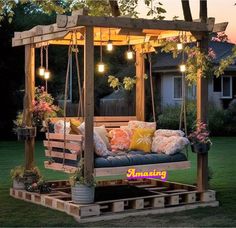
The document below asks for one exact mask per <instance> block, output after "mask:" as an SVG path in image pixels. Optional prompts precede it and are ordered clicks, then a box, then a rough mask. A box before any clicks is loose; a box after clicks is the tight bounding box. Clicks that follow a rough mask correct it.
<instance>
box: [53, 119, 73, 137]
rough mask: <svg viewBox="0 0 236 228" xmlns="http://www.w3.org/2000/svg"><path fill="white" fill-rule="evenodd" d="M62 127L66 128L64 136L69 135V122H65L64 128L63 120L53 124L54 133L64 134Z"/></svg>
mask: <svg viewBox="0 0 236 228" xmlns="http://www.w3.org/2000/svg"><path fill="white" fill-rule="evenodd" d="M64 127H66V134H69V133H70V122H66V126H64V121H63V120H58V121H57V122H56V123H55V124H54V132H55V133H57V134H64Z"/></svg>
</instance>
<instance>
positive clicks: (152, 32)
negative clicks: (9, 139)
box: [11, 12, 226, 221]
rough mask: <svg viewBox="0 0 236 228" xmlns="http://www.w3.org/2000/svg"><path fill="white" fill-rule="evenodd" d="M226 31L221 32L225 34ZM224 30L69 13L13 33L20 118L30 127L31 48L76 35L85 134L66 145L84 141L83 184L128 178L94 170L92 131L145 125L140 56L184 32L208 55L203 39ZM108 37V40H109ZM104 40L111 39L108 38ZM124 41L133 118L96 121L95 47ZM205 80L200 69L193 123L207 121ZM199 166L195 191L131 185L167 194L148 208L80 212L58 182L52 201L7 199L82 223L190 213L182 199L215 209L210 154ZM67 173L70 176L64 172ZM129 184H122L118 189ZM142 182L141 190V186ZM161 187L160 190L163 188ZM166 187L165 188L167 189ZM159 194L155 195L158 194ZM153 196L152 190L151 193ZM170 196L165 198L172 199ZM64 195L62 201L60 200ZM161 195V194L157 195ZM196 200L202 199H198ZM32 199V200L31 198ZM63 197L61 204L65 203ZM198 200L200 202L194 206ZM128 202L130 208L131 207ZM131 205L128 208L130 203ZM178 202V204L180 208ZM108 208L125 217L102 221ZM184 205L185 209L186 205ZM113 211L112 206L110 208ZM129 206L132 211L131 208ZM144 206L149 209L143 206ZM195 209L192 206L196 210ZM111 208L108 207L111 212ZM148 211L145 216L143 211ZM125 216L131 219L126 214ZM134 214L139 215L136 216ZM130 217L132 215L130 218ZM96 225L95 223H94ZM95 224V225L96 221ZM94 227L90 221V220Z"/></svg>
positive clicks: (166, 166)
mask: <svg viewBox="0 0 236 228" xmlns="http://www.w3.org/2000/svg"><path fill="white" fill-rule="evenodd" d="M223 27H224V28H223ZM225 27H226V26H225V24H224V26H222V24H221V25H218V24H215V23H214V18H211V19H208V21H203V22H186V21H164V20H163V21H158V20H147V19H131V18H126V17H117V18H115V17H92V16H88V15H83V13H78V12H75V13H72V16H66V15H58V16H57V23H56V24H52V25H45V26H43V25H38V26H36V27H34V28H32V29H31V30H29V31H24V32H15V34H14V38H13V42H12V45H13V46H25V97H24V115H25V120H26V125H27V126H32V100H34V88H35V48H39V47H41V46H44V45H49V44H50V45H69V44H70V43H71V34H72V33H75V34H76V37H77V42H78V45H83V46H84V88H85V90H84V122H85V134H84V135H83V136H72V135H70V136H68V137H67V139H68V140H73V141H78V142H79V143H80V145H81V143H82V140H83V141H84V151H85V153H84V162H85V164H84V173H85V178H87V179H88V180H89V179H91V178H92V177H93V175H95V176H107V175H109V176H111V175H121V174H125V173H126V172H127V169H128V168H129V167H113V168H112V167H110V168H97V169H94V147H93V127H94V125H101V124H105V126H106V127H110V128H114V127H119V126H121V125H124V124H127V122H128V121H129V120H131V119H137V120H145V87H144V85H145V80H144V57H143V53H148V52H151V51H153V50H154V48H155V47H157V46H159V45H160V44H159V42H158V39H161V38H166V37H170V36H176V35H178V34H179V32H180V31H186V32H187V34H188V35H190V34H191V33H192V34H193V35H194V37H196V39H197V41H198V44H199V45H200V48H201V50H202V51H205V50H206V47H207V45H206V43H207V39H206V37H207V34H208V33H209V32H212V31H215V32H217V31H222V30H224V29H225ZM100 28H102V31H103V32H102V33H103V36H102V40H100V37H101V36H100V35H101V34H100V33H99V31H100ZM109 33H110V34H109ZM108 34H109V36H110V37H108ZM127 36H129V42H130V45H132V46H133V48H134V50H135V53H136V77H137V83H136V116H135V117H94V92H93V91H94V68H95V67H94V46H96V45H100V44H102V45H106V44H107V42H108V40H109V39H110V40H111V41H112V42H113V45H116V46H121V45H127ZM207 94H208V93H207V79H205V78H204V77H202V71H201V69H199V73H198V78H197V119H198V120H202V121H206V116H207V115H206V109H207ZM48 136H49V137H50V140H51V143H52V142H53V141H54V142H53V143H55V144H57V145H59V144H60V145H59V147H61V146H62V144H63V143H64V142H63V141H64V136H63V135H59V134H47V137H48ZM44 145H45V146H46V147H50V145H49V144H47V140H45V141H44ZM80 145H74V147H76V148H74V147H73V145H72V144H70V143H69V142H68V144H67V146H68V149H79V150H81V146H80ZM34 146H35V139H34V138H31V139H28V140H26V141H25V167H26V169H30V168H32V167H33V166H34ZM46 154H47V155H49V151H48V150H46ZM54 156H58V157H60V156H61V154H60V155H59V154H57V152H54ZM66 156H68V157H70V158H71V157H73V158H74V159H76V158H75V155H73V154H66ZM197 156H198V162H197V186H191V187H189V186H187V185H183V184H177V183H175V184H173V183H169V182H166V183H162V184H160V183H159V182H158V181H156V180H147V179H145V180H139V181H136V182H135V181H133V182H132V183H133V184H137V185H139V187H142V188H145V189H147V188H148V189H149V190H150V189H151V188H152V191H156V192H158V191H161V190H160V189H162V188H168V189H167V190H168V191H169V192H168V191H166V192H165V193H163V192H162V193H160V194H161V197H160V195H158V196H156V198H155V197H154V198H152V199H150V198H148V199H149V200H148V202H147V200H146V198H145V197H141V198H132V199H125V200H124V199H123V200H121V201H119V200H113V201H109V202H107V204H106V202H102V203H101V202H100V203H94V204H92V205H90V206H89V205H87V206H81V205H75V204H73V203H72V202H71V201H68V200H67V201H66V200H64V201H63V200H62V199H64V198H65V197H67V198H68V191H64V193H63V191H62V189H67V188H68V184H66V182H63V181H61V182H60V183H59V182H53V183H54V186H56V187H55V189H54V193H55V192H56V193H57V194H59V195H60V196H58V195H57V194H54V195H50V194H48V195H44V196H43V195H40V194H38V195H37V194H33V193H27V192H25V191H23V190H22V191H20V190H19V191H18V190H14V189H11V195H12V196H13V197H15V198H20V199H24V200H26V201H30V202H33V203H38V204H41V205H44V206H47V207H51V208H53V209H56V210H61V211H65V212H66V213H68V214H71V215H73V216H74V217H76V218H77V219H78V220H80V221H82V220H81V219H83V218H86V219H87V218H89V220H90V219H91V218H90V216H98V217H99V216H100V219H106V218H107V219H109V218H119V217H122V216H123V217H124V216H127V214H126V212H127V210H126V208H132V209H135V210H139V209H140V210H141V211H139V213H141V214H145V213H146V214H147V210H148V211H149V212H150V213H165V212H172V211H178V210H184V209H190V208H194V206H193V207H189V208H188V207H186V206H184V207H182V206H183V204H182V203H183V201H181V200H180V199H186V202H185V201H184V202H185V204H189V203H190V204H193V203H196V205H197V206H217V205H218V202H217V201H215V193H214V191H211V190H208V186H207V178H208V174H207V167H208V165H207V163H208V154H198V155H197ZM45 166H46V167H47V168H52V169H55V170H61V169H62V168H63V169H65V167H59V166H58V164H57V165H55V164H49V163H48V162H46V163H45ZM189 167H190V162H189V161H184V162H173V163H163V164H156V165H142V166H136V167H135V168H137V169H138V170H140V171H144V170H145V171H148V169H150V170H153V169H154V168H155V169H156V170H170V169H185V168H189ZM65 171H67V172H71V171H73V170H71V168H70V167H68V169H67V170H65ZM124 182H127V181H125V180H124V181H122V183H124ZM140 182H141V185H142V186H141V185H140ZM117 183H118V184H121V182H117V181H116V182H115V181H103V182H99V185H101V186H104V185H112V184H117ZM163 186H164V187H163ZM166 186H168V187H166ZM158 189H159V190H158ZM150 191H151V190H150ZM183 191H185V193H186V191H187V193H186V194H187V195H186V197H184V198H181V197H182V196H183V195H181V194H182V193H181V192H183ZM170 192H172V193H171V195H168V194H170ZM63 194H64V195H63ZM158 194H159V192H158ZM199 194H200V195H199ZM29 195H30V196H29ZM63 196H64V198H63ZM196 199H198V200H196ZM131 201H132V202H131ZM129 202H131V203H129ZM180 202H182V203H180ZM105 204H106V205H108V206H107V207H108V208H109V210H110V211H109V213H110V212H112V213H115V212H119V213H121V212H124V213H123V214H119V216H118V217H117V216H116V217H114V216H113V217H112V216H111V217H109V216H108V217H101V215H104V212H103V209H104V208H105V206H104V205H105ZM185 204H184V205H185ZM111 205H112V206H111ZM127 205H130V206H129V207H128V206H127ZM145 205H148V207H147V206H145ZM174 205H175V206H179V208H180V206H181V207H182V209H173V210H172V209H168V208H166V207H168V206H174ZM196 205H195V206H196ZM110 206H111V207H110ZM153 208H161V209H163V210H161V209H160V210H157V211H156V210H155V211H152V209H153ZM143 209H146V212H143V211H142V210H143ZM128 214H129V213H128ZM136 214H137V213H136ZM130 215H131V214H130ZM94 220H96V219H94ZM97 220H99V219H97ZM90 221H92V220H90Z"/></svg>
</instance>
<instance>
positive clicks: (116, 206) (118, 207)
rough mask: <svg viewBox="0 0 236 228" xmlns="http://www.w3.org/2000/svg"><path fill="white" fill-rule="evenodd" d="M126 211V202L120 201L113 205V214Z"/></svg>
mask: <svg viewBox="0 0 236 228" xmlns="http://www.w3.org/2000/svg"><path fill="white" fill-rule="evenodd" d="M121 211H124V201H118V202H113V203H112V212H121Z"/></svg>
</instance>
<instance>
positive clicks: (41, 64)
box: [39, 47, 45, 76]
mask: <svg viewBox="0 0 236 228" xmlns="http://www.w3.org/2000/svg"><path fill="white" fill-rule="evenodd" d="M44 72H45V68H44V67H43V47H41V48H40V67H39V75H40V76H44Z"/></svg>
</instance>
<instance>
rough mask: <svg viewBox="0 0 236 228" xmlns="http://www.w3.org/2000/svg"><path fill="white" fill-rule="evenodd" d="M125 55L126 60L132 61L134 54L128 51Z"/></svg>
mask: <svg viewBox="0 0 236 228" xmlns="http://www.w3.org/2000/svg"><path fill="white" fill-rule="evenodd" d="M126 55H127V59H133V58H134V53H133V52H132V51H130V50H128V51H127V53H126Z"/></svg>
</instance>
